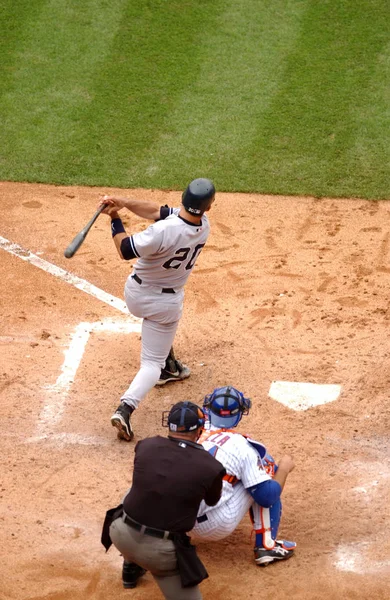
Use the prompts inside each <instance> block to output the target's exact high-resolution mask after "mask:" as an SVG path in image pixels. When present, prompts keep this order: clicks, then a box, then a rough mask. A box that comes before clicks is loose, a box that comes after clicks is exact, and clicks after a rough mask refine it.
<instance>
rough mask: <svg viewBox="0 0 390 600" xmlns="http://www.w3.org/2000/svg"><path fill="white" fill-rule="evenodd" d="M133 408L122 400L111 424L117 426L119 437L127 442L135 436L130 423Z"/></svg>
mask: <svg viewBox="0 0 390 600" xmlns="http://www.w3.org/2000/svg"><path fill="white" fill-rule="evenodd" d="M133 410H134V409H133V408H132V407H131V406H129V405H128V404H126V402H121V403H120V405H119V406H118V408H117V409H116V411H115V412H114V414H113V415H112V417H111V425H112V426H113V427H116V428H117V430H118V438H119V439H120V440H125V441H126V442H130V441H131V440H132V439H133V437H134V433H133V430H132V428H131V424H130V415H131V413H132V412H133Z"/></svg>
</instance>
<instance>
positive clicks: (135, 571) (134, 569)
mask: <svg viewBox="0 0 390 600" xmlns="http://www.w3.org/2000/svg"><path fill="white" fill-rule="evenodd" d="M145 573H146V569H143V568H142V567H140V566H139V565H137V564H136V563H133V562H126V561H125V560H124V561H123V567H122V582H123V587H124V588H126V589H133V588H135V587H137V583H138V579H139V578H140V577H142V575H145Z"/></svg>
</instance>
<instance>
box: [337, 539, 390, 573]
mask: <svg viewBox="0 0 390 600" xmlns="http://www.w3.org/2000/svg"><path fill="white" fill-rule="evenodd" d="M380 547H381V545H380V544H378V543H377V542H373V543H370V542H366V541H363V542H357V543H356V542H355V543H353V544H340V546H339V547H338V548H337V550H336V559H335V562H334V565H335V567H336V569H338V570H339V571H345V572H349V573H359V574H361V575H369V574H372V575H373V574H376V573H381V572H388V571H389V567H390V560H378V559H373V558H372V556H373V555H374V556H375V555H377V554H378V548H380Z"/></svg>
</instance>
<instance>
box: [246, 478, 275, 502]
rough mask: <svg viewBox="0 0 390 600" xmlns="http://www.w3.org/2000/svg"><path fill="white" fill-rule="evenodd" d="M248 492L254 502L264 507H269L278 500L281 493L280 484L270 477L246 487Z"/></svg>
mask: <svg viewBox="0 0 390 600" xmlns="http://www.w3.org/2000/svg"><path fill="white" fill-rule="evenodd" d="M248 492H249V493H250V495H251V496H252V498H253V500H254V501H255V502H256V504H259V505H260V506H263V507H264V508H269V507H270V506H272V505H273V504H275V502H277V501H278V500H279V498H280V495H281V493H282V486H281V485H280V483H278V482H277V481H274V480H273V479H270V480H268V481H263V482H262V483H258V484H257V485H254V486H253V487H251V488H248Z"/></svg>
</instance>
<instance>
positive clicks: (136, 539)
mask: <svg viewBox="0 0 390 600" xmlns="http://www.w3.org/2000/svg"><path fill="white" fill-rule="evenodd" d="M204 421H205V415H204V413H203V411H202V410H201V409H200V408H199V407H198V406H197V405H196V404H193V403H192V402H178V403H177V404H175V405H174V406H173V407H172V408H171V410H170V411H169V412H168V411H164V412H163V425H164V426H167V427H169V434H168V437H161V436H155V437H151V438H146V439H144V440H141V441H140V442H138V443H137V445H136V447H135V459H134V471H133V483H132V487H131V489H130V490H129V492H128V493H127V495H126V496H125V498H124V500H123V505H120V506H119V507H116V509H111V510H110V511H107V515H106V520H105V523H104V527H103V533H102V543H103V544H104V546H105V547H106V549H108V548H109V547H110V544H111V542H112V543H113V544H114V545H115V546H116V548H117V549H118V550H119V552H120V553H121V554H122V555H123V558H124V561H125V563H124V566H125V567H127V569H129V568H130V572H131V569H133V570H132V572H133V582H130V585H128V586H126V587H135V585H136V581H137V578H139V577H140V576H141V575H142V574H143V573H144V572H145V570H148V571H150V573H151V574H152V575H153V577H154V579H155V581H156V583H157V584H158V586H159V587H160V589H161V591H162V593H163V595H164V597H165V598H166V599H167V600H201V599H202V594H201V592H200V589H199V586H198V584H199V583H200V582H201V581H202V580H203V579H205V578H206V577H208V574H207V571H206V569H205V568H204V566H203V564H202V563H201V561H200V560H199V558H198V556H197V554H196V549H195V546H192V545H191V543H190V538H189V537H188V536H187V535H186V532H187V531H190V530H191V529H192V528H193V527H194V525H195V521H196V517H197V513H198V509H199V505H200V502H201V501H202V500H204V501H205V502H206V504H208V505H209V506H215V505H216V504H217V502H218V500H219V498H220V496H221V491H222V480H223V477H224V475H225V473H226V471H225V469H224V467H223V466H222V465H221V463H220V462H218V461H217V460H216V459H215V458H213V457H212V456H211V454H209V453H208V452H206V451H205V450H204V449H203V447H202V446H201V445H199V444H198V443H197V441H198V439H199V437H200V435H201V433H202V430H203V427H204ZM124 583H125V581H124Z"/></svg>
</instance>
